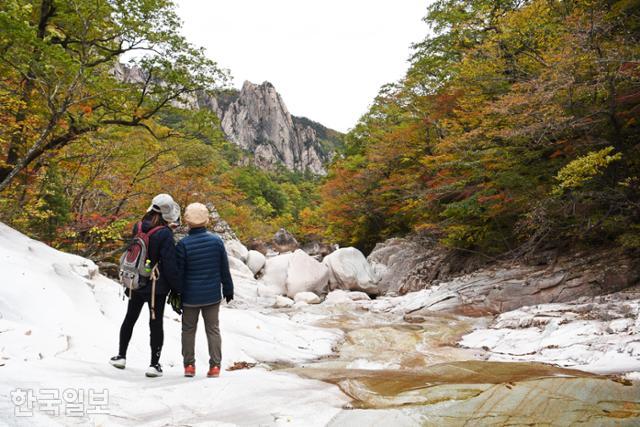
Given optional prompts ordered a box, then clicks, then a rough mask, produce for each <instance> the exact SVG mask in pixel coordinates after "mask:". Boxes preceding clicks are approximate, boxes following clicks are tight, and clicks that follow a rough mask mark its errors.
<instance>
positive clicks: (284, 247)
mask: <svg viewBox="0 0 640 427" xmlns="http://www.w3.org/2000/svg"><path fill="white" fill-rule="evenodd" d="M271 243H272V244H273V247H274V249H275V250H276V251H277V252H280V253H285V252H293V251H295V250H296V249H298V248H299V247H300V244H299V243H298V241H297V240H296V238H295V237H293V235H292V234H291V233H289V232H288V231H287V230H285V229H284V228H281V229H280V230H278V232H277V233H276V234H275V235H274V236H273V239H272V241H271Z"/></svg>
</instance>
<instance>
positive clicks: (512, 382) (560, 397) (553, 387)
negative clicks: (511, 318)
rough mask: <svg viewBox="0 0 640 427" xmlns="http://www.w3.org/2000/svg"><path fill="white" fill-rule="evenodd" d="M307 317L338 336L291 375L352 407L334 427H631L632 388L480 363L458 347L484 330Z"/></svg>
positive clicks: (635, 409) (636, 402)
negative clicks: (335, 391) (329, 350)
mask: <svg viewBox="0 0 640 427" xmlns="http://www.w3.org/2000/svg"><path fill="white" fill-rule="evenodd" d="M322 309H323V310H325V311H324V312H322V313H321V312H320V311H319V310H320V307H318V308H310V309H309V310H308V312H307V314H308V315H312V316H316V321H315V324H316V325H317V326H322V327H329V328H339V329H342V330H343V331H344V332H345V339H344V341H343V342H342V343H341V344H340V345H339V346H338V347H337V348H336V353H335V355H334V356H333V357H330V358H326V359H323V360H320V361H316V362H314V363H309V364H306V365H302V366H297V367H280V368H284V370H285V371H287V372H291V373H295V374H297V375H299V376H302V377H305V378H310V379H317V380H321V381H325V382H329V383H332V384H336V385H337V386H338V387H339V388H340V389H341V390H342V391H343V392H344V393H345V394H346V395H347V396H349V397H350V398H351V399H352V403H351V407H350V408H349V409H350V410H345V411H343V412H341V413H340V414H339V415H338V416H337V417H336V418H335V419H334V420H333V424H334V425H350V426H351V425H394V426H395V425H398V426H399V425H465V424H468V425H523V424H526V425H570V424H583V425H640V384H638V383H635V384H627V385H624V384H622V383H619V382H616V381H613V380H612V379H610V378H607V377H602V376H597V375H593V374H589V373H586V372H582V371H577V370H572V369H563V368H559V367H555V366H551V365H545V364H539V363H513V362H487V361H484V358H485V354H484V352H478V351H472V350H469V349H463V348H459V347H458V346H457V344H456V343H457V342H458V341H459V339H460V337H462V335H464V334H466V333H468V332H470V331H472V330H473V329H475V328H477V327H480V326H482V325H484V324H486V323H487V321H488V319H486V318H469V317H463V316H457V315H451V314H441V313H434V315H433V316H428V317H425V318H424V319H422V320H423V321H422V322H419V323H414V322H411V323H408V322H406V321H405V320H404V319H402V318H401V317H399V316H394V315H391V314H389V313H374V312H370V311H367V310H365V309H363V308H362V307H360V308H358V307H355V308H354V307H333V308H330V309H329V312H327V311H326V310H327V308H326V307H323V308H322Z"/></svg>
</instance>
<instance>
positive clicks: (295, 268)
mask: <svg viewBox="0 0 640 427" xmlns="http://www.w3.org/2000/svg"><path fill="white" fill-rule="evenodd" d="M328 284H329V268H327V266H326V265H324V264H321V263H319V262H318V261H316V260H315V259H314V258H313V257H311V256H309V255H307V253H306V252H304V251H303V250H301V249H298V250H296V251H295V252H294V253H293V255H292V256H291V258H290V259H289V265H288V268H287V278H286V289H287V296H288V297H289V298H293V297H295V296H296V295H298V294H299V293H301V292H313V293H315V294H317V295H324V294H326V293H327V285H328Z"/></svg>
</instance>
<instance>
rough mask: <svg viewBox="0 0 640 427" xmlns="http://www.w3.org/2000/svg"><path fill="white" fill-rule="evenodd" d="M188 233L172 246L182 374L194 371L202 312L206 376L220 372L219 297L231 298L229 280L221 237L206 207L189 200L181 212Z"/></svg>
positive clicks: (214, 375) (230, 281)
mask: <svg viewBox="0 0 640 427" xmlns="http://www.w3.org/2000/svg"><path fill="white" fill-rule="evenodd" d="M184 219H185V222H186V223H187V224H188V225H189V227H190V230H189V235H188V236H187V237H185V238H183V239H182V240H180V242H178V245H177V247H176V255H177V260H178V271H179V272H180V274H181V277H182V306H183V313H182V355H183V357H184V368H185V376H188V377H192V376H194V375H195V353H194V348H195V335H196V328H197V325H198V317H199V315H200V312H202V317H203V318H204V326H205V330H206V332H207V342H208V344H209V371H208V373H207V376H209V377H217V376H218V375H219V374H220V362H221V359H222V354H221V339H220V328H219V321H218V315H219V310H220V302H221V301H222V297H223V296H224V298H225V299H226V301H227V303H229V302H230V301H231V300H232V299H233V280H232V279H231V272H230V271H229V260H228V258H227V251H226V250H225V248H224V243H223V242H222V239H221V238H220V237H219V236H218V235H216V234H213V233H211V232H209V231H207V229H206V226H207V224H208V222H209V210H208V209H207V208H206V206H204V205H203V204H201V203H192V204H190V205H189V206H187V209H186V210H185V213H184Z"/></svg>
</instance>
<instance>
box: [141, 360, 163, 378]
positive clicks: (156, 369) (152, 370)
mask: <svg viewBox="0 0 640 427" xmlns="http://www.w3.org/2000/svg"><path fill="white" fill-rule="evenodd" d="M144 374H145V375H146V376H147V377H149V378H155V377H161V376H162V366H160V364H159V363H156V364H155V365H150V366H149V368H147V372H145V373H144Z"/></svg>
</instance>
